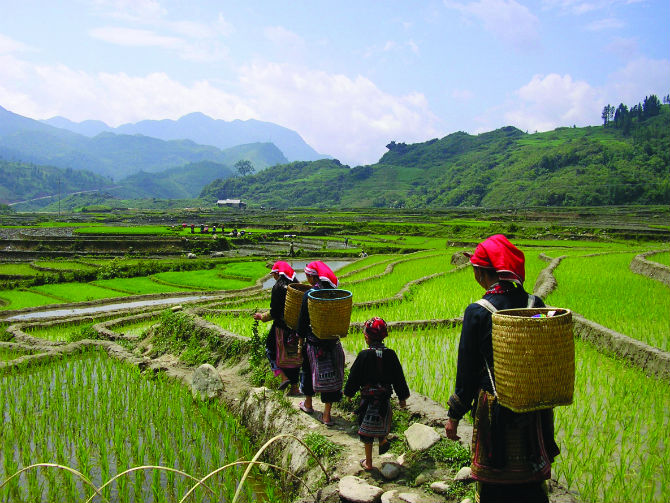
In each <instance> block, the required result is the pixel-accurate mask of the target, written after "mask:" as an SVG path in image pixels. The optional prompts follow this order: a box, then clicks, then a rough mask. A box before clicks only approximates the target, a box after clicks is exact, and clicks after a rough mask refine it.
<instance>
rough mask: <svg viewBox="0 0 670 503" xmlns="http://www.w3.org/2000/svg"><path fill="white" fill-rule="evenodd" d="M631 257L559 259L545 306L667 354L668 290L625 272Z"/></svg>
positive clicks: (668, 344) (602, 256) (651, 281)
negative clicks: (564, 310) (567, 311)
mask: <svg viewBox="0 0 670 503" xmlns="http://www.w3.org/2000/svg"><path fill="white" fill-rule="evenodd" d="M633 256H634V254H630V253H624V254H613V255H600V256H594V257H574V258H573V257H571V258H568V259H565V260H563V262H561V264H560V266H559V267H558V268H557V269H556V270H555V271H554V274H555V276H556V280H557V282H558V288H557V289H556V290H555V291H554V292H553V293H552V294H551V295H550V296H549V298H548V299H547V302H548V304H551V305H554V306H560V307H565V308H569V309H572V310H573V311H575V312H577V313H579V314H582V315H583V316H585V317H586V318H588V319H590V320H593V321H595V322H597V323H600V324H601V325H604V326H606V327H607V328H611V329H613V330H616V331H617V332H620V333H623V334H625V335H628V336H629V337H633V338H634V339H638V340H640V341H642V342H645V343H647V344H650V345H652V346H655V347H657V348H659V349H662V350H663V351H668V350H669V349H670V338H669V337H668V329H669V327H670V311H669V310H668V306H669V305H670V289H668V287H667V286H665V285H663V284H662V283H660V282H658V281H654V280H652V279H650V278H646V277H644V276H640V275H638V274H634V273H633V272H631V271H630V269H629V265H630V261H631V260H632V258H633ZM585 271H588V274H585Z"/></svg>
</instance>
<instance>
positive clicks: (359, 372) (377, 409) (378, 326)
mask: <svg viewBox="0 0 670 503" xmlns="http://www.w3.org/2000/svg"><path fill="white" fill-rule="evenodd" d="M387 335H388V330H387V327H386V322H385V321H384V320H383V319H381V318H379V317H374V318H372V319H369V320H368V321H366V322H365V325H364V326H363V336H364V337H365V342H366V344H367V345H368V349H364V350H363V351H361V352H360V353H358V356H357V357H356V361H354V364H353V365H352V367H351V371H350V372H349V378H348V379H347V384H346V385H345V386H344V395H345V396H349V397H353V396H354V395H355V394H356V392H357V391H360V392H361V403H360V406H359V407H358V409H357V410H356V414H357V416H358V436H359V437H360V439H361V442H363V444H364V446H365V459H361V461H360V464H361V467H362V468H363V469H364V470H366V471H370V470H372V444H373V442H374V439H375V438H378V439H379V454H380V455H381V454H384V453H385V452H387V451H388V450H389V449H390V448H391V442H389V440H388V439H387V438H386V437H387V436H388V434H389V432H390V431H391V417H392V411H391V395H392V394H393V391H395V394H396V395H397V396H398V401H399V402H400V406H401V407H405V406H406V400H407V399H408V398H409V387H408V386H407V381H405V374H404V373H403V371H402V366H401V365H400V360H398V356H397V355H396V354H395V351H393V350H392V349H390V348H387V347H386V346H384V339H385V338H386V336H387Z"/></svg>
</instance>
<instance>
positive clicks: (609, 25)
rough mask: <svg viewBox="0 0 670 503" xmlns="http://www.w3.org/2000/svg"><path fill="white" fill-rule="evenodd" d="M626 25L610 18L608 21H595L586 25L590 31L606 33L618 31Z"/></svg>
mask: <svg viewBox="0 0 670 503" xmlns="http://www.w3.org/2000/svg"><path fill="white" fill-rule="evenodd" d="M624 26H625V23H624V22H623V21H621V19H617V18H614V17H609V18H606V19H599V20H597V21H593V22H592V23H589V24H587V25H586V29H587V30H588V31H604V30H616V29H618V28H623V27H624Z"/></svg>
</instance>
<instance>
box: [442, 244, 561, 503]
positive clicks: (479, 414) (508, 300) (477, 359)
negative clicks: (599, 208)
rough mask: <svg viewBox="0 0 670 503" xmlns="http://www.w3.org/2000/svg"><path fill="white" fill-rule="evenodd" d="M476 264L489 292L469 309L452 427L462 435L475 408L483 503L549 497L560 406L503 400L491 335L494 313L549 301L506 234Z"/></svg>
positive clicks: (475, 457) (475, 471)
mask: <svg viewBox="0 0 670 503" xmlns="http://www.w3.org/2000/svg"><path fill="white" fill-rule="evenodd" d="M470 262H471V263H472V265H473V269H474V275H475V280H476V281H477V283H479V284H480V285H481V286H482V288H484V289H485V290H486V293H485V294H484V297H483V299H480V300H479V301H477V302H475V303H473V304H470V305H469V306H468V307H467V309H466V310H465V314H464V315H463V328H462V330H461V339H460V343H459V346H458V366H457V372H456V387H455V391H454V394H453V395H451V397H450V398H449V413H448V415H449V420H448V421H447V424H446V425H445V431H446V434H447V437H448V438H450V439H452V440H458V438H459V437H458V435H457V429H458V422H459V420H460V419H461V418H462V417H463V416H464V415H465V414H466V413H467V412H468V411H470V410H472V416H473V418H474V430H473V437H472V476H473V478H474V479H475V480H476V481H477V494H478V497H479V501H480V502H481V503H487V502H515V503H517V502H528V503H531V502H532V503H535V502H538V503H540V502H543V503H545V502H548V498H547V492H546V480H547V479H549V478H550V477H551V463H552V461H553V459H554V457H555V456H557V455H558V453H559V450H558V446H557V445H556V443H555V441H554V421H553V419H554V417H553V410H552V409H547V410H541V411H535V412H526V413H515V412H512V411H511V410H509V409H507V408H505V407H503V406H502V405H500V404H498V403H497V400H496V398H495V396H494V394H493V393H494V390H493V382H495V375H494V374H495V373H494V368H493V345H492V341H491V332H492V320H491V313H493V312H495V311H497V310H501V309H513V308H525V307H544V303H543V302H542V300H541V299H539V298H537V297H535V296H533V295H529V294H528V293H526V291H525V290H524V289H523V281H524V279H525V267H524V265H525V258H524V255H523V252H521V250H519V249H518V248H516V247H515V246H514V245H513V244H512V243H510V242H509V241H508V240H507V238H506V237H505V236H503V235H502V234H497V235H495V236H491V237H490V238H488V239H486V240H485V241H484V242H483V243H480V244H479V245H478V246H477V249H476V250H475V253H474V254H472V255H470Z"/></svg>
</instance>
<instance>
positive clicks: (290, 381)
mask: <svg viewBox="0 0 670 503" xmlns="http://www.w3.org/2000/svg"><path fill="white" fill-rule="evenodd" d="M271 274H272V277H273V278H274V279H275V284H274V285H273V287H272V294H271V296H270V311H266V312H264V313H254V314H253V317H254V319H255V320H259V321H263V322H267V321H270V320H272V327H270V331H269V332H268V335H267V337H266V339H265V354H266V355H267V357H268V360H269V361H270V368H271V369H272V372H273V373H274V375H275V376H277V377H280V378H281V384H280V385H279V389H285V388H286V387H288V386H289V385H290V386H291V389H290V391H289V394H290V395H297V394H298V393H299V391H298V376H299V374H300V364H301V361H302V359H301V355H300V354H299V351H298V336H297V334H296V333H295V332H294V331H292V330H291V329H289V328H288V327H287V326H286V323H285V322H284V304H285V303H286V289H287V288H288V285H290V284H291V283H297V278H296V274H295V271H294V270H293V268H292V267H291V266H290V264H289V263H288V262H284V261H281V260H279V261H277V262H275V263H274V265H273V266H272V271H271Z"/></svg>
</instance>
